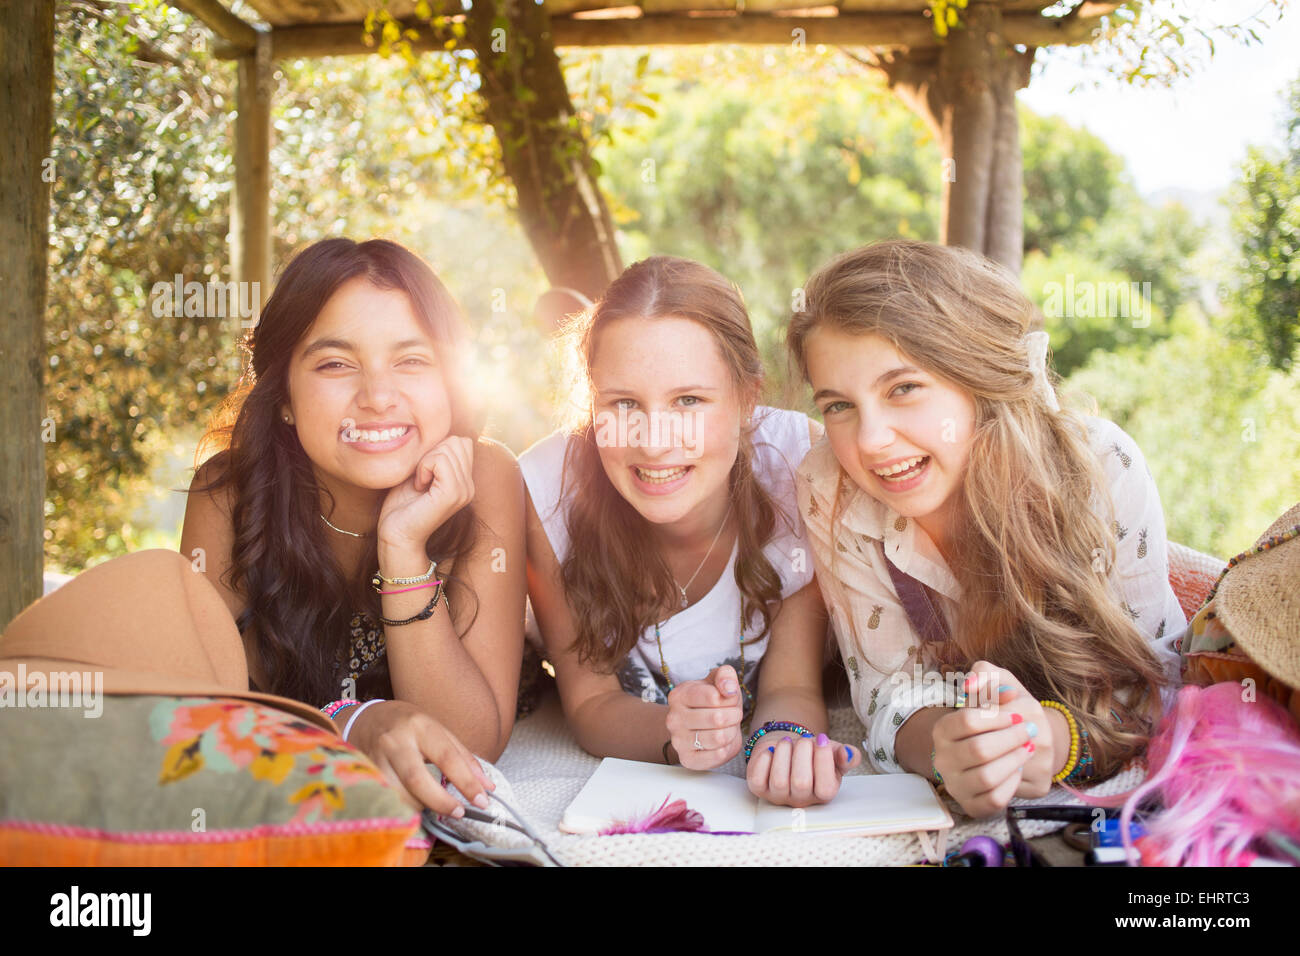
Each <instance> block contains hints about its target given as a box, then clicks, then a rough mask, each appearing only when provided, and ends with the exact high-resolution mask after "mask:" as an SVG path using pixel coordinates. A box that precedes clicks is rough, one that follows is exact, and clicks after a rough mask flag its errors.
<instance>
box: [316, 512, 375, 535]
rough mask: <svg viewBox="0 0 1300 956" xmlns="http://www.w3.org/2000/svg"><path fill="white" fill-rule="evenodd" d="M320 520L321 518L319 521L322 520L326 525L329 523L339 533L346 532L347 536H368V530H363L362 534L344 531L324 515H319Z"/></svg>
mask: <svg viewBox="0 0 1300 956" xmlns="http://www.w3.org/2000/svg"><path fill="white" fill-rule="evenodd" d="M320 520H321V521H324V522H325V523H326V524H327V525H329V526H330V527H331V528H333V529H334V530H335V531H337V532H338V533H339V534H346V535H347V536H348V537H351V538H366V537H369V536H370V532H369V531H366V532H364V533H362V534H357V533H356V532H355V531H344V530H343V529H342V528H340V527H338V526H337V525H335V524H334V523H333V522H332V521H330V519H329V518H327V517H325V516H324V515H321V516H320Z"/></svg>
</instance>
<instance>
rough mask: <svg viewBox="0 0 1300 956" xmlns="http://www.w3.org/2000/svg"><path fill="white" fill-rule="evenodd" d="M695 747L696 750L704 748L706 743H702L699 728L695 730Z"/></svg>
mask: <svg viewBox="0 0 1300 956" xmlns="http://www.w3.org/2000/svg"><path fill="white" fill-rule="evenodd" d="M695 749H696V750H703V749H704V744H702V743H700V732H699V731H698V730H697V731H695Z"/></svg>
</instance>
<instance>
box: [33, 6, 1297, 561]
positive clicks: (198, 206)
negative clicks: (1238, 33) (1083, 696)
mask: <svg viewBox="0 0 1300 956" xmlns="http://www.w3.org/2000/svg"><path fill="white" fill-rule="evenodd" d="M204 33H205V31H204V30H203V29H202V28H201V27H197V26H196V25H195V24H194V23H193V22H192V21H191V20H190V19H189V18H188V17H186V16H184V15H182V14H179V13H177V12H175V11H173V10H172V9H171V8H169V7H166V6H163V5H161V4H159V3H145V4H142V5H137V6H133V7H131V8H126V7H116V8H110V7H104V6H100V5H81V4H77V3H75V2H74V3H68V4H61V5H60V7H59V13H58V23H57V51H56V76H55V89H56V93H55V127H56V128H55V133H54V156H55V158H56V162H57V170H58V175H57V177H56V179H55V182H54V185H53V189H54V195H53V220H52V228H51V236H50V244H51V249H50V269H51V272H50V275H51V281H50V287H49V308H48V314H47V322H46V344H47V360H48V363H49V365H48V368H47V369H46V383H47V384H46V389H47V402H48V408H49V411H48V414H49V415H50V417H51V418H53V419H54V420H55V422H56V426H55V427H56V435H55V441H54V442H53V443H51V444H49V445H47V446H46V448H47V452H46V455H47V468H48V488H47V495H46V498H47V500H46V505H45V511H46V531H45V536H46V560H47V570H51V571H65V572H75V571H78V570H81V569H82V568H84V567H87V566H89V565H91V564H94V563H96V562H98V561H101V560H105V559H107V558H109V557H112V556H113V555H115V554H120V553H122V552H124V551H127V550H135V549H138V548H143V547H176V546H177V544H178V541H179V530H180V521H181V517H182V515H183V513H184V495H183V493H182V489H184V488H185V487H187V486H188V484H189V480H190V476H191V474H192V471H191V469H192V466H193V463H194V461H193V456H194V449H195V445H196V443H197V440H198V438H199V437H200V435H201V433H202V429H203V426H204V424H205V423H206V421H207V418H208V416H209V415H210V414H211V412H212V411H213V410H214V409H215V408H216V406H217V404H218V403H219V402H220V401H221V399H222V398H223V397H224V396H225V395H226V394H227V393H228V392H229V391H230V389H231V388H232V387H233V386H234V385H235V384H236V382H237V381H238V378H239V375H240V370H241V355H240V352H239V350H238V348H237V341H238V338H239V336H240V334H241V329H240V328H239V320H238V318H231V319H225V320H222V319H212V318H207V319H185V318H177V319H159V318H155V317H154V316H153V314H152V311H151V309H150V307H149V302H148V295H149V290H150V289H151V288H152V286H153V285H154V283H156V282H168V283H170V282H171V281H172V280H173V277H174V276H175V275H182V276H183V277H184V278H185V280H186V281H193V280H197V281H206V280H207V279H214V280H216V279H227V278H228V272H227V270H228V265H229V263H228V252H227V232H228V229H229V197H230V190H231V184H232V180H233V164H232V160H231V155H230V146H231V143H230V129H231V111H232V109H233V90H234V81H235V77H234V67H233V66H231V65H230V64H228V63H224V62H221V61H217V60H215V59H213V58H211V57H210V56H209V55H208V54H207V53H206V52H205V50H204V46H203V44H204V43H205V42H206V41H205V36H204ZM787 58H788V54H787V53H786V52H785V51H784V50H782V49H775V50H773V49H771V48H762V47H759V48H752V47H750V48H742V47H704V48H676V49H666V50H655V51H654V52H653V53H648V54H647V53H638V52H637V51H627V50H604V51H596V52H582V53H569V54H566V56H565V57H564V64H565V70H566V76H567V78H568V82H569V86H570V90H571V91H572V95H573V98H574V101H575V105H576V106H577V107H578V108H579V110H580V112H581V118H582V121H583V122H584V123H585V124H586V127H587V131H588V135H589V136H590V137H591V139H592V141H593V142H595V143H596V144H597V146H596V153H595V155H596V157H597V159H598V161H599V163H600V166H601V170H602V174H601V175H602V182H601V185H602V187H603V188H604V190H605V192H606V195H607V197H608V198H609V201H610V203H611V207H612V209H613V210H614V214H615V218H616V221H617V223H618V226H619V229H620V232H619V245H620V249H621V251H622V255H623V258H624V261H625V263H631V262H634V261H636V260H637V259H640V258H642V257H644V256H646V255H650V254H657V253H664V254H673V255H680V256H688V257H690V258H694V259H698V260H700V261H702V262H705V263H707V264H709V265H711V266H713V267H714V268H716V269H718V270H719V271H721V272H722V273H723V274H725V275H727V276H728V277H729V278H730V279H732V280H733V281H734V282H736V283H737V284H738V285H739V287H740V288H741V289H742V290H743V292H744V294H745V297H746V301H747V302H748V304H749V306H750V310H751V315H752V318H753V321H754V326H755V330H756V333H757V335H758V338H759V341H760V343H761V344H762V346H763V350H764V354H765V356H766V358H767V360H768V368H769V395H768V400H769V401H771V402H773V403H775V404H783V405H787V406H790V407H803V408H808V407H809V406H808V403H807V396H806V393H805V392H804V390H803V389H802V387H801V385H800V384H799V383H798V382H795V381H792V380H791V376H790V374H789V371H788V369H787V367H786V364H785V360H784V355H783V353H782V349H781V333H782V330H783V327H784V322H785V319H786V317H787V315H788V312H789V308H790V304H791V296H792V293H793V291H794V290H795V289H796V288H798V287H799V286H800V285H801V284H802V283H803V281H804V280H805V279H806V277H807V276H808V274H809V273H810V272H811V271H812V270H813V269H815V268H816V267H817V266H818V265H819V264H820V263H822V262H823V261H824V260H826V259H827V258H828V257H830V256H831V255H833V254H835V253H837V252H840V251H842V250H844V249H847V248H851V247H852V246H855V245H859V244H861V243H864V242H868V241H870V240H873V239H878V238H883V237H887V236H911V237H917V238H922V239H933V238H934V237H935V236H936V234H937V217H938V207H939V185H940V184H939V182H938V177H937V176H936V175H935V171H936V170H938V169H939V168H940V162H939V160H940V157H939V154H938V150H937V148H936V146H935V144H934V142H933V140H932V139H931V137H930V135H929V133H928V132H927V131H926V130H925V128H924V127H923V126H922V125H921V123H920V122H919V120H917V119H915V118H914V117H913V115H912V114H910V113H908V112H907V111H906V110H905V109H904V108H903V107H902V106H901V105H899V104H898V102H897V101H896V100H895V99H894V98H893V97H892V96H891V95H890V94H889V93H888V91H887V90H885V88H884V87H883V86H882V85H881V84H880V83H879V82H878V81H876V80H874V79H872V78H871V77H869V76H867V75H866V74H865V73H864V72H863V71H862V69H861V68H860V67H859V66H858V65H857V64H855V63H854V62H853V61H852V60H851V59H849V58H846V57H844V56H842V55H839V54H837V53H835V52H834V51H827V52H826V53H824V54H823V53H820V52H816V51H814V50H811V49H809V50H806V51H803V53H802V55H801V56H800V57H799V58H798V60H797V62H795V61H793V60H791V61H790V62H785V61H786V60H787ZM277 84H278V88H277V89H276V90H275V92H274V94H273V100H274V103H275V106H274V113H273V123H274V127H275V131H274V136H273V140H272V156H271V159H272V164H273V170H274V171H273V176H272V183H273V195H272V220H273V233H274V236H275V241H276V248H275V257H276V262H277V264H281V265H282V264H283V263H284V262H285V261H286V260H287V258H288V257H289V256H290V255H291V254H292V252H293V251H294V250H295V249H297V248H300V247H302V246H304V245H306V244H308V243H310V242H312V241H315V240H317V239H320V238H324V237H328V236H338V235H346V236H350V237H352V238H357V239H361V238H368V237H371V236H384V237H388V238H392V239H395V240H397V241H399V242H402V243H404V244H406V245H408V246H409V247H411V248H412V249H414V250H415V251H417V252H418V253H419V254H421V255H422V256H424V257H425V258H426V259H427V260H428V261H429V262H430V263H431V264H432V265H433V267H434V269H435V270H436V271H437V272H438V273H439V275H440V276H441V277H442V278H443V280H444V281H445V282H446V283H447V285H448V286H449V288H450V289H451V290H452V291H453V293H454V294H455V295H456V296H457V298H458V299H459V301H460V303H461V305H462V307H463V309H464V310H465V312H466V314H467V316H468V317H469V319H470V323H471V326H472V327H473V329H474V334H475V340H476V347H477V357H476V362H477V371H476V375H475V380H476V382H477V383H478V384H479V386H480V387H481V390H482V395H483V398H484V400H485V402H486V405H487V407H488V411H489V416H490V417H489V428H488V431H489V434H491V435H493V436H494V437H496V438H498V439H500V440H501V441H503V442H505V443H506V444H507V445H508V446H509V447H510V448H512V449H513V450H514V451H515V452H516V453H518V452H521V451H523V450H524V449H525V448H526V447H528V445H529V444H531V443H532V442H533V441H535V440H537V439H538V438H540V437H542V436H543V435H545V434H546V433H547V432H549V431H550V430H551V429H552V428H554V427H555V425H556V424H557V423H558V421H559V415H560V413H561V411H562V409H563V405H564V400H563V395H562V394H561V393H560V391H559V388H558V382H557V374H556V373H557V370H558V367H559V360H558V358H557V356H556V354H555V349H554V347H553V345H552V343H551V342H549V341H548V336H547V334H546V332H545V331H544V330H543V329H542V328H541V327H540V323H539V322H537V321H536V320H535V319H534V316H533V308H534V304H535V303H536V301H537V298H538V297H539V296H540V295H541V294H542V293H543V292H545V291H546V288H547V286H546V282H545V278H544V276H543V274H542V271H541V269H540V268H539V267H538V266H537V264H536V262H535V260H534V257H533V254H532V251H531V250H530V248H529V246H528V243H527V242H526V241H525V239H524V237H523V234H522V231H521V230H520V229H519V228H518V226H517V225H516V224H515V223H514V221H513V219H512V218H511V214H510V212H509V204H510V202H511V194H510V189H509V186H508V185H507V184H506V183H505V182H504V181H503V178H502V176H501V175H500V172H499V157H498V155H497V148H496V145H495V143H494V140H493V138H492V135H491V132H490V130H489V129H488V128H486V127H485V126H484V124H483V122H482V120H481V118H480V116H479V114H478V111H477V106H476V105H475V96H474V89H473V86H474V77H473V73H472V71H469V70H467V69H465V68H464V64H462V63H459V62H458V61H457V59H456V56H455V55H447V56H442V57H439V56H425V57H422V58H421V60H420V63H419V66H418V69H417V70H413V69H412V68H411V67H410V66H409V65H408V64H407V63H405V62H403V61H402V60H400V59H399V58H393V59H391V60H383V59H380V58H378V57H359V58H346V59H345V58H332V59H321V60H314V61H297V62H290V63H285V64H283V65H282V68H281V69H280V70H279V72H278V73H277ZM1278 109H1279V114H1280V115H1281V116H1282V122H1283V123H1284V126H1285V134H1286V136H1285V143H1286V148H1285V149H1284V151H1283V152H1281V153H1271V152H1269V151H1267V150H1259V149H1256V150H1252V151H1251V153H1250V155H1249V158H1248V160H1247V161H1246V163H1245V164H1244V165H1243V167H1242V169H1241V171H1240V177H1239V180H1238V182H1237V183H1236V185H1235V186H1234V187H1233V189H1232V190H1231V191H1230V192H1229V193H1228V194H1227V195H1225V196H1224V197H1223V198H1222V202H1221V203H1219V204H1217V205H1212V206H1211V207H1210V208H1208V209H1207V208H1197V209H1189V208H1188V207H1187V206H1186V205H1183V204H1180V203H1178V202H1154V201H1150V200H1147V199H1144V198H1142V197H1141V196H1139V195H1138V194H1137V192H1136V190H1135V189H1134V187H1133V186H1132V184H1131V182H1130V180H1129V178H1128V177H1127V176H1126V173H1125V168H1124V163H1123V161H1122V160H1121V159H1120V158H1119V157H1118V156H1116V155H1115V154H1113V153H1112V152H1111V151H1110V150H1109V149H1108V148H1107V147H1106V146H1105V145H1104V144H1103V143H1102V142H1101V141H1100V140H1098V139H1097V138H1096V137H1094V136H1092V135H1091V134H1089V133H1087V132H1085V131H1082V130H1078V129H1074V128H1071V127H1070V126H1069V125H1067V124H1066V123H1064V122H1063V121H1061V120H1059V119H1055V118H1050V117H1042V116H1037V115H1034V114H1033V113H1031V112H1029V111H1028V110H1026V109H1024V108H1023V107H1022V109H1021V137H1022V139H1021V143H1022V149H1023V152H1024V180H1025V251H1026V257H1025V264H1024V269H1023V273H1022V282H1023V285H1024V288H1025V290H1026V292H1027V293H1028V294H1029V295H1030V296H1031V297H1032V298H1034V299H1035V300H1036V301H1038V302H1039V303H1040V304H1041V305H1044V307H1045V310H1046V312H1047V313H1048V314H1047V329H1048V332H1049V333H1050V335H1051V340H1052V347H1053V350H1054V356H1055V364H1056V367H1057V369H1058V371H1059V372H1060V374H1061V375H1062V376H1063V378H1064V383H1063V388H1064V389H1065V390H1066V391H1067V392H1069V393H1070V394H1072V395H1077V396H1084V397H1087V396H1090V397H1091V399H1093V400H1095V402H1096V403H1097V407H1098V409H1099V411H1100V413H1101V414H1103V415H1105V416H1106V417H1109V418H1111V419H1113V420H1115V421H1116V422H1118V423H1119V424H1120V425H1121V426H1122V427H1124V428H1125V429H1126V430H1128V431H1129V432H1130V434H1132V435H1133V437H1134V438H1135V439H1136V440H1137V442H1138V444H1139V445H1140V446H1141V447H1142V449H1143V451H1144V453H1145V455H1146V458H1147V461H1148V464H1149V466H1150V468H1151V471H1152V473H1153V474H1154V476H1155V478H1156V481H1157V483H1158V485H1159V487H1160V491H1161V495H1162V498H1163V501H1164V506H1165V513H1166V517H1167V523H1168V527H1169V535H1170V537H1171V538H1173V539H1175V540H1178V541H1182V542H1184V543H1186V544H1189V545H1191V546H1193V547H1196V548H1199V549H1201V550H1203V551H1208V552H1211V553H1214V554H1217V555H1219V556H1220V557H1223V558H1226V557H1228V556H1230V555H1232V554H1234V553H1236V552H1237V551H1239V550H1242V549H1244V548H1246V547H1247V546H1249V545H1250V544H1251V543H1252V542H1253V540H1254V538H1255V537H1256V536H1257V535H1258V534H1259V533H1260V532H1262V531H1263V529H1264V528H1265V527H1266V526H1267V525H1268V524H1269V523H1270V522H1271V520H1272V519H1273V518H1275V517H1276V516H1277V515H1278V514H1280V513H1281V512H1282V511H1283V510H1285V509H1286V508H1287V507H1288V506H1290V505H1291V504H1294V503H1295V502H1296V500H1298V499H1300V455H1297V448H1298V447H1300V389H1298V388H1297V381H1296V371H1295V369H1294V366H1293V364H1292V359H1293V356H1294V353H1295V347H1296V340H1295V337H1296V334H1297V329H1298V328H1300V292H1298V291H1297V290H1300V79H1298V80H1297V82H1296V83H1295V84H1294V85H1293V86H1292V87H1291V88H1290V89H1289V90H1283V91H1279V96H1278ZM1067 281H1068V282H1070V283H1072V284H1073V287H1074V288H1082V287H1083V286H1084V285H1085V284H1087V283H1093V284H1096V285H1095V287H1096V288H1103V289H1104V288H1106V287H1107V285H1106V284H1114V286H1113V288H1116V289H1118V288H1120V287H1121V286H1123V287H1124V288H1125V289H1132V288H1134V286H1133V284H1134V283H1136V284H1137V286H1136V288H1137V289H1138V290H1140V292H1141V295H1142V298H1141V299H1140V300H1135V301H1136V302H1138V303H1140V304H1134V303H1130V304H1129V307H1128V310H1127V312H1126V313H1125V314H1124V315H1121V316H1116V315H1114V314H1113V310H1111V313H1112V314H1103V315H1092V314H1087V313H1089V312H1090V311H1092V312H1097V311H1106V310H1097V309H1093V310H1089V309H1088V308H1087V307H1079V308H1061V307H1059V306H1060V299H1059V291H1060V289H1061V288H1062V287H1063V286H1065V284H1066V283H1067ZM1053 290H1056V294H1057V296H1058V298H1057V300H1056V303H1055V305H1054V304H1053V301H1052V296H1053ZM263 298H265V293H264V295H263ZM1071 313H1074V314H1071Z"/></svg>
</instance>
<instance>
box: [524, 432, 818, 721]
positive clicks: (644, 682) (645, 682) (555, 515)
mask: <svg viewBox="0 0 1300 956" xmlns="http://www.w3.org/2000/svg"><path fill="white" fill-rule="evenodd" d="M753 423H754V426H755V428H754V432H753V445H754V461H753V469H754V475H755V477H756V478H757V479H758V482H759V484H760V485H761V486H762V487H763V489H764V490H765V491H766V492H767V493H768V495H769V497H770V498H771V500H772V504H773V506H774V507H775V508H776V512H777V516H776V528H775V530H774V532H773V536H772V539H771V540H770V541H768V542H767V544H766V545H765V546H764V548H763V554H764V555H765V556H766V557H767V560H768V561H769V562H771V564H772V568H773V570H775V571H776V573H777V575H778V576H779V577H780V579H781V597H782V598H786V597H789V596H790V595H792V594H794V593H795V592H797V591H799V590H800V589H801V588H803V587H804V586H805V585H807V584H808V582H809V581H811V580H812V577H813V556H812V550H811V546H810V545H809V543H808V538H807V536H806V533H805V531H804V527H803V520H802V518H800V516H799V508H798V502H797V498H796V495H795V484H794V474H795V469H796V468H798V466H799V462H801V461H802V460H803V458H804V456H805V455H806V454H807V453H808V449H809V447H810V443H809V440H808V417H807V416H806V415H804V414H803V413H802V412H791V411H785V410H783V409H776V408H768V407H766V406H759V407H758V408H757V409H755V411H754V419H753ZM570 437H571V436H569V435H568V434H567V433H565V432H563V431H557V432H554V433H552V434H551V435H549V436H548V437H546V438H544V439H542V440H541V441H539V442H538V443H537V444H535V445H533V447H531V448H529V449H528V450H527V451H526V452H524V453H523V454H522V455H520V456H519V467H520V469H521V470H522V472H523V476H524V482H525V484H526V485H527V486H528V494H529V496H530V497H531V498H532V501H533V507H534V508H535V509H537V515H538V517H539V518H540V519H541V521H542V526H543V528H544V529H545V530H546V537H547V539H548V540H549V541H550V544H551V550H552V551H554V552H555V559H556V560H557V561H559V562H560V563H561V564H563V562H564V558H565V555H566V554H567V553H568V550H569V529H568V513H569V508H568V499H567V498H566V499H565V501H564V502H561V501H560V489H561V487H562V484H563V467H564V453H565V449H566V447H567V443H568V441H569V440H570ZM737 548H738V544H737V545H733V547H732V549H731V557H730V559H729V560H728V562H727V568H726V570H725V571H723V573H722V575H721V577H719V578H718V581H717V583H716V584H715V585H714V586H713V588H712V590H710V591H709V593H708V594H706V595H704V597H702V598H700V600H698V601H696V602H695V603H694V604H692V605H691V606H690V607H688V608H685V609H684V610H682V611H679V612H678V613H676V614H674V615H673V616H672V617H670V618H668V620H666V621H660V622H659V642H656V640H655V629H654V628H653V627H649V628H647V629H646V631H645V633H644V634H642V635H641V639H640V641H638V642H637V645H636V647H635V648H634V649H633V650H632V653H631V654H629V655H628V657H627V658H626V659H625V660H624V661H623V662H622V664H620V665H619V667H618V668H617V670H616V673H617V675H618V678H619V683H620V684H621V685H622V687H623V690H625V691H626V692H628V693H629V694H636V695H638V696H639V697H641V699H642V700H646V701H651V702H656V703H661V704H663V703H667V702H668V685H667V682H666V681H665V680H664V676H663V673H662V671H661V669H660V660H659V643H660V642H661V643H662V645H663V659H664V661H665V662H666V663H667V665H668V672H669V675H670V676H671V678H672V681H673V683H674V684H678V683H681V682H683V681H689V680H701V679H703V678H704V677H707V676H708V674H709V671H711V670H713V668H715V667H719V666H721V665H723V664H730V665H732V666H733V667H735V669H736V673H737V674H740V673H741V670H742V668H741V665H740V639H741V636H742V635H741V633H740V624H741V622H740V607H741V595H740V589H739V588H738V587H737V586H736V576H735V565H736V552H737ZM761 628H762V618H761V617H759V616H757V615H755V616H754V618H753V620H752V621H751V622H750V623H749V626H748V628H747V629H746V630H745V633H744V638H745V640H746V641H749V640H751V639H753V638H755V637H757V636H758V633H759V631H760V630H761ZM768 639H769V636H768V635H764V637H763V639H762V640H760V641H754V642H753V643H746V645H745V666H744V674H743V675H742V679H743V680H744V682H745V686H746V687H747V688H748V689H749V691H750V699H751V700H752V698H753V695H754V694H755V693H756V692H757V689H758V684H757V674H758V662H759V661H760V660H761V659H762V657H763V653H764V652H765V651H766V650H767V643H768Z"/></svg>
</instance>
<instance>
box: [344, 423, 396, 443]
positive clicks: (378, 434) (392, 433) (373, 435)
mask: <svg viewBox="0 0 1300 956" xmlns="http://www.w3.org/2000/svg"><path fill="white" fill-rule="evenodd" d="M408 431H410V426H409V425H402V426H400V427H398V428H382V429H378V430H373V429H372V430H370V431H362V430H361V429H359V428H345V429H343V440H344V441H345V442H348V443H350V444H351V443H356V442H366V443H367V444H371V445H377V444H381V443H383V442H386V441H392V440H393V439H394V438H401V437H402V436H403V435H405V434H406V433H407V432H408Z"/></svg>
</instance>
